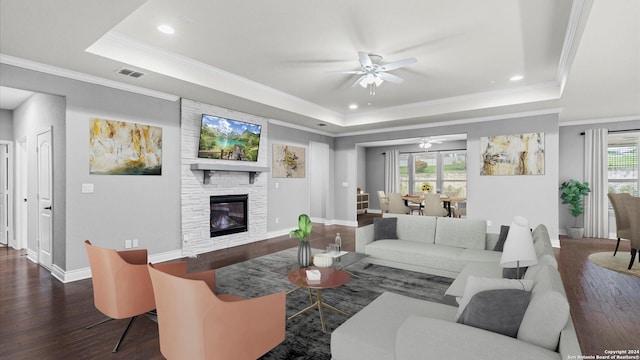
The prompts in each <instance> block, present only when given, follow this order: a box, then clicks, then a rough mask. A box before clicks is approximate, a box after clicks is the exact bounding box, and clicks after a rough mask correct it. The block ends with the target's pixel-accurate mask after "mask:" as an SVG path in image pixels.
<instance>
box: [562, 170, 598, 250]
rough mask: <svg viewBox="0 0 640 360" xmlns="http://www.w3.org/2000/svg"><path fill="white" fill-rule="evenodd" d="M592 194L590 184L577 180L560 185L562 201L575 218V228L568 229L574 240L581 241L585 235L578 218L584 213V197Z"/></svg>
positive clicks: (569, 227)
mask: <svg viewBox="0 0 640 360" xmlns="http://www.w3.org/2000/svg"><path fill="white" fill-rule="evenodd" d="M590 192H591V189H589V183H587V182H580V181H577V180H573V179H572V180H568V181H565V182H563V183H562V184H561V185H560V199H562V203H563V204H566V205H568V206H569V210H570V212H571V215H572V216H573V217H575V223H574V226H568V227H567V234H568V235H569V237H570V238H572V239H581V238H582V236H583V235H584V227H579V226H578V216H580V215H582V213H583V212H584V196H585V195H588V194H589V193H590Z"/></svg>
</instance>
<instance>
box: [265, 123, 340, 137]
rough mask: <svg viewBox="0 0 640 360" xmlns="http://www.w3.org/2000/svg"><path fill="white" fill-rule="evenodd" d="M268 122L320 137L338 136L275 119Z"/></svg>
mask: <svg viewBox="0 0 640 360" xmlns="http://www.w3.org/2000/svg"><path fill="white" fill-rule="evenodd" d="M267 120H268V121H269V124H274V125H278V126H283V127H287V128H291V129H296V130H302V131H306V132H310V133H314V134H318V135H324V136H331V137H335V136H336V134H334V133H330V132H327V131H322V130H318V129H314V128H310V127H306V126H302V125H296V124H291V123H288V122H284V121H281V120H275V119H267Z"/></svg>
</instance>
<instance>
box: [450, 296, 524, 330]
mask: <svg viewBox="0 0 640 360" xmlns="http://www.w3.org/2000/svg"><path fill="white" fill-rule="evenodd" d="M529 301H531V292H530V291H525V290H519V289H502V290H487V291H483V292H479V293H477V294H475V295H474V296H473V297H472V298H471V301H469V304H468V305H467V306H466V307H465V308H464V310H463V311H462V314H461V315H460V317H459V318H458V323H461V324H465V325H469V326H473V327H476V328H480V329H484V330H488V331H492V332H495V333H498V334H502V335H506V336H511V337H516V336H517V335H518V329H519V328H520V323H521V322H522V318H523V317H524V314H525V312H526V311H527V306H529Z"/></svg>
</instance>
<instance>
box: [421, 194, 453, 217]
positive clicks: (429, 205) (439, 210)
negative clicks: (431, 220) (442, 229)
mask: <svg viewBox="0 0 640 360" xmlns="http://www.w3.org/2000/svg"><path fill="white" fill-rule="evenodd" d="M422 213H423V214H424V215H427V216H448V215H449V212H448V211H447V209H445V208H444V207H443V206H442V201H440V194H430V193H425V194H424V208H423V209H422Z"/></svg>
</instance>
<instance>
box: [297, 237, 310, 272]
mask: <svg viewBox="0 0 640 360" xmlns="http://www.w3.org/2000/svg"><path fill="white" fill-rule="evenodd" d="M298 264H300V266H301V267H308V266H309V265H311V244H309V242H308V241H300V242H299V243H298Z"/></svg>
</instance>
